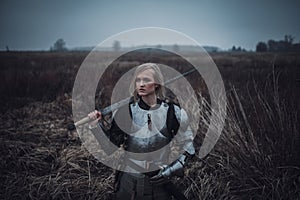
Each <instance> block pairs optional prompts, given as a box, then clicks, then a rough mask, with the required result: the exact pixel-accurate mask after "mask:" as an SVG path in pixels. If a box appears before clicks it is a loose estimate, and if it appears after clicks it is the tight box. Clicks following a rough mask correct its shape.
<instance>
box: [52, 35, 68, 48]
mask: <svg viewBox="0 0 300 200" xmlns="http://www.w3.org/2000/svg"><path fill="white" fill-rule="evenodd" d="M50 51H67V47H66V42H65V41H64V40H63V39H62V38H60V39H58V40H56V42H55V43H54V45H53V46H52V47H50Z"/></svg>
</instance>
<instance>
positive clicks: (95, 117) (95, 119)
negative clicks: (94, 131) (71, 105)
mask: <svg viewBox="0 0 300 200" xmlns="http://www.w3.org/2000/svg"><path fill="white" fill-rule="evenodd" d="M88 117H89V118H90V119H91V122H89V125H90V126H91V127H94V126H96V125H97V124H98V123H99V121H100V120H101V119H102V114H101V112H99V111H98V110H95V111H93V112H90V113H89V114H88Z"/></svg>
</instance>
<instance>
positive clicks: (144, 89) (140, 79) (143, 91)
mask: <svg viewBox="0 0 300 200" xmlns="http://www.w3.org/2000/svg"><path fill="white" fill-rule="evenodd" d="M153 74H154V71H153V70H152V69H146V70H145V71H142V72H140V73H139V74H138V75H137V76H136V79H135V88H136V91H137V93H138V94H139V96H141V97H143V96H150V95H154V94H155V87H157V84H156V83H155V81H154V77H153Z"/></svg>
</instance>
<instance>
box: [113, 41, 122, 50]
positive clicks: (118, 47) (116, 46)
mask: <svg viewBox="0 0 300 200" xmlns="http://www.w3.org/2000/svg"><path fill="white" fill-rule="evenodd" d="M113 49H114V51H115V52H118V51H120V50H121V43H120V42H119V41H118V40H115V41H114V43H113Z"/></svg>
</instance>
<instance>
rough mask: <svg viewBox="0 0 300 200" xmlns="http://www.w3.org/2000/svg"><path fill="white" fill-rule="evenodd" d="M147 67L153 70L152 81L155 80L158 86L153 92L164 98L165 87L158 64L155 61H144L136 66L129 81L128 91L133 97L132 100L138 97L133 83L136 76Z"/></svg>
mask: <svg viewBox="0 0 300 200" xmlns="http://www.w3.org/2000/svg"><path fill="white" fill-rule="evenodd" d="M148 69H152V70H153V72H154V73H153V78H154V82H155V84H157V85H158V87H157V88H156V89H155V93H156V95H157V97H158V98H160V99H162V100H163V99H164V98H165V89H164V86H163V84H164V78H163V75H162V73H161V71H160V69H159V66H158V65H157V64H155V63H144V64H141V65H139V66H138V67H137V68H136V70H135V72H134V75H133V79H132V81H131V83H130V87H129V92H130V94H132V96H133V97H134V101H137V100H138V99H139V96H138V93H137V91H136V84H135V80H136V77H137V76H138V74H139V73H141V72H143V71H145V70H148Z"/></svg>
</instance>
